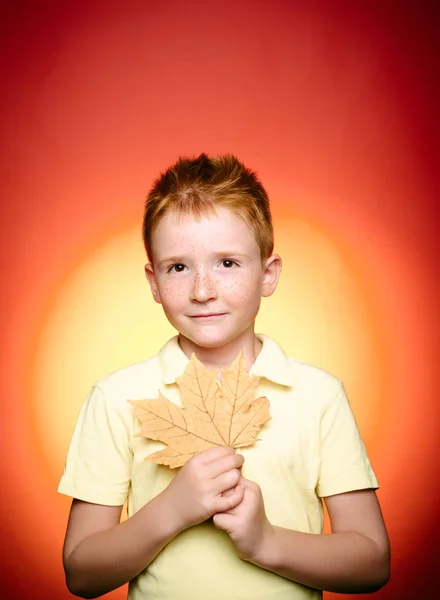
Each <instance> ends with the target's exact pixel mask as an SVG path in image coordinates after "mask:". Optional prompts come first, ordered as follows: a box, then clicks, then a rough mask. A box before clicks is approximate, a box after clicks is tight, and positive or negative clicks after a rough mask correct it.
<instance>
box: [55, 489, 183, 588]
mask: <svg viewBox="0 0 440 600" xmlns="http://www.w3.org/2000/svg"><path fill="white" fill-rule="evenodd" d="M121 510H122V506H103V505H100V504H91V503H89V502H82V501H81V500H76V499H74V500H73V502H72V507H71V510H70V516H69V523H68V526H67V532H66V539H65V543H64V548H63V564H64V570H65V573H66V583H67V587H68V588H69V590H70V591H71V592H72V594H75V595H77V596H80V597H82V598H96V597H97V596H101V595H103V594H106V593H107V592H109V591H111V590H114V589H116V588H118V587H120V586H121V585H123V584H125V583H127V582H128V581H130V580H131V579H133V577H136V575H138V574H139V573H140V572H141V571H142V570H143V569H144V568H145V567H146V566H148V564H149V563H150V562H151V561H152V560H153V559H154V558H155V556H157V554H159V552H160V551H161V550H162V548H163V547H164V546H165V545H166V544H167V543H168V542H169V541H170V540H171V539H172V538H173V537H175V535H177V533H178V531H177V530H176V526H175V524H174V523H173V519H172V515H169V514H168V511H167V505H166V503H164V502H161V499H160V497H159V496H157V497H156V498H154V499H153V500H152V501H151V502H149V503H148V504H147V505H145V506H144V507H143V508H142V509H141V510H139V511H138V512H137V513H136V514H134V515H133V516H132V517H131V518H130V519H127V520H126V521H124V522H123V523H120V522H119V521H120V515H121Z"/></svg>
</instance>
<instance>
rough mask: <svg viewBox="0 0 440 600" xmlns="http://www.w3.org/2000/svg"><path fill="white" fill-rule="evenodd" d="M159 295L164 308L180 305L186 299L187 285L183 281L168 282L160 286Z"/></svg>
mask: <svg viewBox="0 0 440 600" xmlns="http://www.w3.org/2000/svg"><path fill="white" fill-rule="evenodd" d="M159 293H160V298H161V301H162V304H163V305H164V306H175V305H178V304H179V303H180V302H181V301H183V300H184V298H185V283H184V282H183V281H177V280H176V281H168V282H167V283H165V284H162V285H159Z"/></svg>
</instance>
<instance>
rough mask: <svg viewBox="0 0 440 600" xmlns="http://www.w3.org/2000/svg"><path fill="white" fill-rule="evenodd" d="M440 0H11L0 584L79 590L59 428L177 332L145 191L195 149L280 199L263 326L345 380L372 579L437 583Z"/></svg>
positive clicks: (415, 594)
mask: <svg viewBox="0 0 440 600" xmlns="http://www.w3.org/2000/svg"><path fill="white" fill-rule="evenodd" d="M435 4H436V3H435V2H432V3H430V2H410V3H402V2H399V3H397V2H396V3H392V2H379V1H374V2H363V3H355V2H339V1H336V2H325V1H324V0H322V1H318V0H317V1H311V2H295V1H292V2H287V1H281V0H278V1H273V2H271V3H269V2H263V1H259V0H253V1H243V2H237V3H234V2H229V1H228V0H226V1H224V2H216V3H214V2H210V1H207V0H204V1H203V2H201V1H200V2H188V3H185V2H182V1H174V2H173V1H170V2H160V1H156V2H148V1H143V2H141V1H139V2H134V1H125V2H109V1H107V2H105V3H104V2H103V3H101V2H73V3H67V2H60V3H47V2H39V3H38V4H37V3H32V2H24V1H16V2H10V3H6V2H4V3H2V19H1V26H2V29H3V31H2V35H1V44H2V52H1V66H2V73H1V87H2V90H3V92H2V94H1V97H0V103H1V115H0V118H1V127H2V142H3V144H2V161H1V163H2V167H1V169H2V172H1V182H2V183H1V194H2V224H3V226H2V234H1V258H2V261H4V265H3V267H2V294H1V313H0V314H1V316H2V321H1V322H2V330H1V343H2V374H1V384H2V418H1V420H0V422H1V428H2V444H3V447H2V460H1V467H2V473H3V474H2V494H1V500H2V518H1V527H2V557H1V558H2V560H1V568H2V576H3V578H4V583H3V584H2V598H5V599H7V600H9V599H16V598H18V599H21V598H29V599H41V600H42V599H44V600H47V599H52V598H56V599H57V600H62V599H63V598H68V597H71V596H70V594H69V593H68V592H67V590H66V589H65V586H64V576H63V571H62V565H61V549H62V543H63V537H64V531H65V525H66V519H67V515H68V510H69V506H70V499H69V498H66V497H63V496H61V495H59V494H57V493H56V487H57V484H58V480H59V478H60V476H61V473H62V469H63V464H64V459H65V454H66V451H67V446H68V443H69V440H70V436H71V434H72V431H73V427H74V423H75V420H76V417H77V414H78V410H79V407H80V405H81V404H82V402H83V401H84V399H85V396H86V394H87V392H88V390H89V388H90V386H91V385H92V384H93V383H94V382H95V381H96V380H97V379H99V378H100V377H102V376H103V375H105V374H106V373H108V372H110V371H112V370H114V369H116V368H119V367H121V366H124V365H126V364H130V363H132V362H134V361H137V360H142V359H143V358H144V357H147V356H149V355H151V354H153V353H155V352H156V351H157V349H158V348H159V346H160V345H161V344H163V343H164V342H165V341H166V339H167V338H168V337H169V335H170V334H171V333H172V330H171V328H170V326H169V325H168V324H167V323H166V322H165V318H164V317H163V316H161V309H160V307H159V306H157V305H155V304H154V303H153V302H152V300H151V298H150V295H149V290H148V288H147V284H146V282H145V280H144V278H143V263H144V254H143V249H142V243H141V238H140V224H141V218H142V208H143V206H142V205H143V199H144V197H145V195H146V193H147V192H148V189H149V186H150V185H151V183H152V180H153V178H154V177H156V176H157V175H158V173H159V171H160V170H161V169H163V168H165V167H166V166H167V165H168V164H169V163H170V162H172V161H174V160H175V159H176V158H177V156H178V155H180V154H195V153H199V152H201V151H206V152H209V153H224V152H233V153H235V154H237V155H238V156H239V157H240V158H241V159H242V160H243V161H244V162H245V163H246V164H248V165H249V166H251V167H252V168H254V169H255V170H256V171H257V172H258V174H259V175H260V177H261V179H262V180H263V182H264V184H265V186H266V188H267V190H268V192H269V194H270V196H271V198H272V202H273V214H274V220H275V226H276V232H277V236H276V249H277V251H279V252H280V253H281V254H282V256H283V258H284V272H283V275H282V280H281V282H280V286H279V289H278V291H277V292H276V294H275V296H274V297H272V298H270V299H267V300H265V301H264V304H263V308H262V312H261V316H260V318H259V321H258V327H257V329H258V330H259V331H263V332H265V333H267V334H269V335H272V336H273V337H275V338H276V339H278V340H279V341H280V342H281V343H282V344H283V345H284V347H285V349H286V351H287V352H289V353H291V354H294V355H295V356H297V357H298V358H301V359H303V360H306V361H309V362H312V363H314V364H316V365H318V366H320V367H322V368H324V369H327V370H329V371H331V372H332V373H334V374H335V375H337V376H338V377H340V378H341V379H342V380H343V381H344V383H345V385H346V388H347V391H348V394H349V397H350V399H351V402H352V405H353V409H354V411H355V414H356V417H357V420H358V422H359V426H360V428H361V431H362V434H363V437H364V439H365V442H366V444H367V448H368V451H369V455H370V458H371V461H372V463H373V467H374V469H375V471H376V474H377V476H378V478H379V481H380V484H381V489H380V491H379V497H380V501H381V504H382V507H383V512H384V515H385V519H386V523H387V526H388V530H389V534H390V538H391V543H392V551H393V556H392V559H393V565H392V567H393V570H392V579H391V581H390V583H389V584H388V586H386V588H384V589H383V590H381V591H380V592H379V593H377V595H376V597H377V598H383V599H389V600H391V599H396V600H397V599H412V598H433V597H434V595H435V594H436V592H435V589H436V587H437V586H436V587H434V586H435V584H437V579H438V577H437V575H436V574H435V572H434V570H435V565H436V562H435V555H436V554H438V552H437V551H438V548H437V547H438V539H439V536H440V529H439V516H440V515H439V510H438V502H439V500H440V484H439V480H438V469H437V464H438V458H437V450H438V446H437V437H438V433H437V432H438V426H439V409H438V404H439V402H438V390H439V383H440V382H439V380H438V379H439V378H438V367H437V364H436V363H437V357H438V356H439V333H440V331H439V306H438V301H437V295H438V293H439V273H438V269H437V268H436V267H437V265H438V261H439V258H438V257H439V252H440V242H439V238H438V234H437V229H438V225H439V212H440V211H439V208H438V195H439V191H440V189H439V188H440V175H439V173H438V171H439V167H438V165H439V158H440V157H439V152H438V150H439V147H438V143H439V142H438V140H439V136H440V132H439V119H438V106H440V94H439V61H438V56H440V48H439V37H440V31H439V19H438V15H437V12H436V8H435ZM5 5H7V8H5ZM12 590H13V591H12ZM437 593H438V592H437ZM109 597H112V598H115V599H116V598H118V599H122V598H124V597H125V591H124V590H123V589H122V590H118V591H116V592H114V593H112V594H111V595H109ZM326 597H327V598H337V597H339V596H337V595H335V594H327V595H326Z"/></svg>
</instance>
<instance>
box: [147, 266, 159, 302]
mask: <svg viewBox="0 0 440 600" xmlns="http://www.w3.org/2000/svg"><path fill="white" fill-rule="evenodd" d="M144 270H145V276H146V278H147V279H148V283H149V284H150V288H151V293H152V294H153V298H154V299H155V301H156V302H157V303H158V304H161V300H160V294H159V286H158V285H157V280H156V275H155V274H154V268H153V265H151V264H150V263H147V264H146V265H145V267H144Z"/></svg>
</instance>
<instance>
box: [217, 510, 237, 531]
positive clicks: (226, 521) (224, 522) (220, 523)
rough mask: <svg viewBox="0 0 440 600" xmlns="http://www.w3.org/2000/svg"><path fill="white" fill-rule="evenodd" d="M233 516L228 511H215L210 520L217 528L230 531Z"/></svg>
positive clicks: (232, 524)
mask: <svg viewBox="0 0 440 600" xmlns="http://www.w3.org/2000/svg"><path fill="white" fill-rule="evenodd" d="M234 518H235V517H234V516H233V515H230V514H228V513H224V512H223V513H216V514H215V515H214V516H213V517H212V522H213V523H214V526H215V527H216V528H217V529H222V530H223V531H231V530H232V528H233V526H234Z"/></svg>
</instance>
